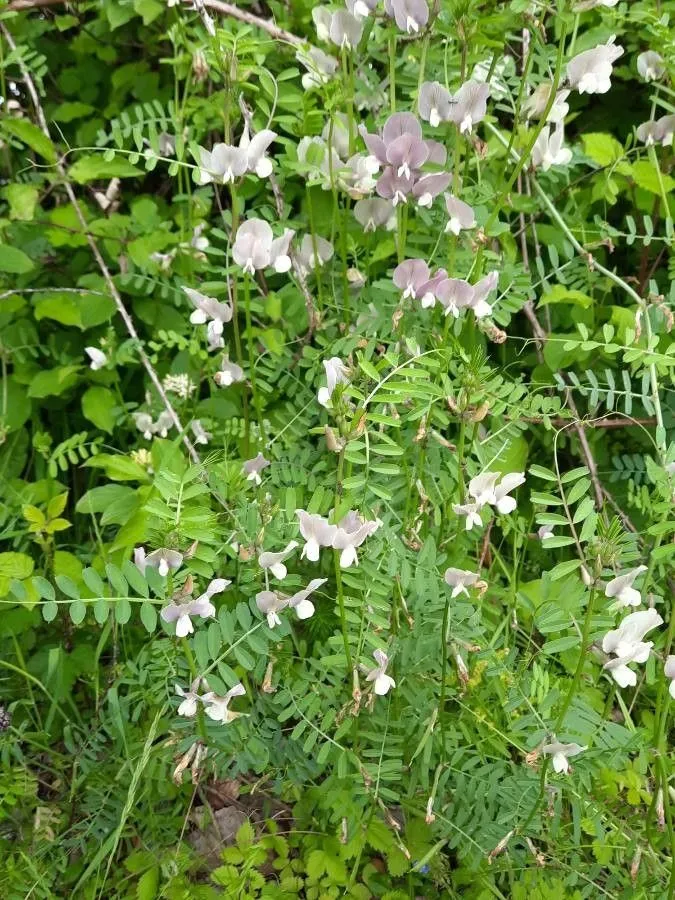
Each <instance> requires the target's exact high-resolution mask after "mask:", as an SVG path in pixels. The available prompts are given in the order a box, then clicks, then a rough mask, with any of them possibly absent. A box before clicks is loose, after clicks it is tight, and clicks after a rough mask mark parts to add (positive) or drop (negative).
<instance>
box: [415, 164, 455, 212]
mask: <svg viewBox="0 0 675 900" xmlns="http://www.w3.org/2000/svg"><path fill="white" fill-rule="evenodd" d="M450 178H451V175H450V173H449V172H431V173H429V174H428V175H422V176H421V177H420V178H419V179H418V180H417V181H416V182H415V184H414V185H413V189H412V195H413V197H414V198H415V199H416V200H417V205H418V206H423V207H428V206H431V204H432V203H433V201H434V199H435V198H436V197H438V195H439V194H442V193H443V191H444V190H445V189H446V188H447V186H448V185H449V184H450Z"/></svg>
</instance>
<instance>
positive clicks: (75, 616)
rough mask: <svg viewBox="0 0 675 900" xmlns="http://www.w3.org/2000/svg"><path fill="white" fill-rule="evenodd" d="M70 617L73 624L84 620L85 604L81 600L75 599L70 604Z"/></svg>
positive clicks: (79, 623) (78, 623)
mask: <svg viewBox="0 0 675 900" xmlns="http://www.w3.org/2000/svg"><path fill="white" fill-rule="evenodd" d="M69 612H70V618H71V619H72V621H73V624H74V625H81V624H82V622H84V618H85V616H86V615H87V606H86V604H85V603H83V602H82V600H76V601H75V603H71V604H70V609H69Z"/></svg>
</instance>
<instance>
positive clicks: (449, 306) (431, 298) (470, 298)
mask: <svg viewBox="0 0 675 900" xmlns="http://www.w3.org/2000/svg"><path fill="white" fill-rule="evenodd" d="M393 279H394V284H395V285H396V287H397V288H399V290H400V291H401V292H402V297H403V299H404V300H405V299H407V298H408V297H412V298H414V299H415V300H419V301H420V304H421V306H422V308H423V309H427V308H431V307H434V306H435V305H436V304H437V303H438V304H439V305H440V306H441V307H442V308H443V310H444V314H445V315H446V316H449V315H452V316H454V317H455V318H458V316H459V314H460V313H461V312H463V311H464V310H467V309H470V310H471V311H472V312H473V314H474V315H475V316H476V318H477V319H482V318H485V316H489V315H490V314H491V313H492V306H491V305H490V304H489V303H488V302H487V298H488V296H489V295H490V294H491V293H492V291H494V290H495V289H496V287H497V280H498V275H497V273H496V272H490V273H489V274H488V275H486V276H485V277H484V278H481V280H480V281H478V282H476V284H469V282H468V281H465V280H464V279H462V278H449V277H448V273H447V272H446V271H445V269H438V270H437V271H436V272H435V273H434V274H433V275H432V274H431V272H430V271H429V266H428V265H427V263H426V262H425V261H424V260H423V259H407V260H406V261H405V262H402V263H401V264H400V265H399V266H397V267H396V269H394V276H393Z"/></svg>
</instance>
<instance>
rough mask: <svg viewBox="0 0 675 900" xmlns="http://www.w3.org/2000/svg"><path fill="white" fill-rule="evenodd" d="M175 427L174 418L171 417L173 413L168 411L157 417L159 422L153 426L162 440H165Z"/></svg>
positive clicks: (163, 411)
mask: <svg viewBox="0 0 675 900" xmlns="http://www.w3.org/2000/svg"><path fill="white" fill-rule="evenodd" d="M173 427H174V421H173V418H172V416H171V413H170V412H168V411H167V410H166V409H164V410H162V412H161V413H160V414H159V415H158V416H157V421H156V422H155V423H154V424H153V426H152V428H153V431H154V433H155V434H158V435H159V436H160V437H162V438H165V437H166V436H167V434H168V433H169V431H170V430H171V429H172V428H173Z"/></svg>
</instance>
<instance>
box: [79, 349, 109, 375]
mask: <svg viewBox="0 0 675 900" xmlns="http://www.w3.org/2000/svg"><path fill="white" fill-rule="evenodd" d="M84 352H85V353H86V354H87V356H88V357H89V359H90V360H91V362H90V364H89V368H90V369H93V370H94V372H95V371H96V370H97V369H102V368H103V366H104V365H105V364H106V363H107V362H108V357H107V356H106V355H105V353H104V352H103V351H102V350H99V349H98V347H85V348H84Z"/></svg>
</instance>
